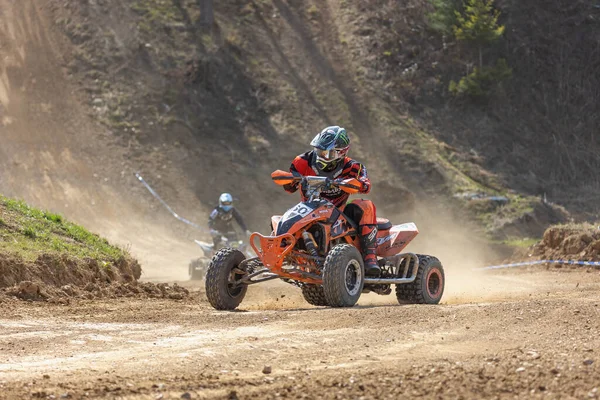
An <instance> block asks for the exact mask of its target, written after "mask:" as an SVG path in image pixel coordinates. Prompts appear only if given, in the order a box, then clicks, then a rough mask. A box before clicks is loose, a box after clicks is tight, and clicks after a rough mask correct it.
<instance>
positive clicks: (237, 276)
mask: <svg viewBox="0 0 600 400" xmlns="http://www.w3.org/2000/svg"><path fill="white" fill-rule="evenodd" d="M271 177H272V179H273V181H274V182H275V183H277V184H278V185H285V184H289V183H293V182H299V183H300V184H301V185H302V186H303V187H304V188H305V190H306V195H307V199H306V201H303V202H301V203H299V204H297V205H295V206H294V207H292V208H291V209H289V210H288V211H287V212H286V213H285V214H283V215H282V216H273V217H272V219H271V225H272V229H273V232H272V234H271V235H270V236H264V235H261V234H260V233H253V234H252V235H251V236H250V244H251V246H252V248H253V249H254V251H255V252H256V254H257V255H258V256H257V257H254V258H249V259H246V257H245V256H244V254H243V253H242V252H241V251H239V250H236V249H232V248H223V249H221V250H220V251H219V252H218V253H217V254H215V256H214V257H213V258H212V260H211V262H210V265H209V267H208V271H207V273H206V295H207V297H208V301H209V302H210V304H211V305H212V306H213V307H214V308H216V309H218V310H233V309H235V308H236V307H237V306H239V304H240V303H241V302H242V300H243V299H244V296H245V295H246V291H247V289H248V286H249V285H252V284H256V283H260V282H265V281H268V280H272V279H282V280H283V281H286V282H288V283H291V284H293V285H296V286H299V287H300V288H301V290H302V294H303V296H304V299H306V301H308V302H309V303H310V304H312V305H315V306H330V307H352V306H354V305H355V304H356V302H357V301H358V299H359V297H360V295H361V294H362V293H368V292H374V293H377V294H381V295H387V294H390V293H391V292H392V288H391V286H392V285H396V298H397V299H398V301H399V302H400V303H421V304H437V303H439V301H440V299H441V298H442V294H443V293H444V283H445V277H444V269H443V267H442V264H441V263H440V261H439V260H438V259H437V258H435V257H432V256H427V255H420V254H414V253H401V251H402V250H403V249H404V248H405V247H406V246H407V245H408V243H409V242H410V241H411V240H412V239H413V238H414V237H415V236H417V234H418V233H419V231H418V230H417V227H416V225H415V224H414V223H407V224H402V225H394V226H392V224H391V223H390V221H388V220H387V219H382V218H378V219H377V228H378V233H377V256H378V260H379V266H380V267H381V275H380V276H379V277H367V276H365V270H364V264H363V257H362V255H361V252H360V240H359V238H358V227H357V225H356V223H355V222H354V221H352V220H351V219H349V218H348V217H346V216H345V215H344V213H343V211H341V210H340V209H339V208H337V207H336V206H334V205H333V204H332V203H331V202H329V201H327V200H325V199H323V198H321V196H320V195H321V192H322V191H324V190H327V189H330V188H332V187H338V188H339V189H341V190H343V191H345V192H347V193H357V192H358V190H359V188H360V187H361V183H360V182H359V181H358V180H356V179H354V178H352V179H346V180H331V179H329V178H326V177H319V176H299V175H295V174H292V173H289V172H285V171H279V170H278V171H275V172H273V173H272V174H271Z"/></svg>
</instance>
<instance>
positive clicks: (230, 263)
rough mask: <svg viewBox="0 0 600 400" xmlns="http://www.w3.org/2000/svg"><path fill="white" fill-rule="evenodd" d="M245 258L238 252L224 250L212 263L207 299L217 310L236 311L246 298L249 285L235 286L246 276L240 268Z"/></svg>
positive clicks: (208, 271)
mask: <svg viewBox="0 0 600 400" xmlns="http://www.w3.org/2000/svg"><path fill="white" fill-rule="evenodd" d="M245 258H246V257H245V256H244V254H243V253H242V252H240V251H238V250H234V249H231V248H223V249H221V250H219V251H218V252H217V254H215V256H214V257H213V259H212V261H211V262H210V265H209V266H208V270H207V271H206V297H207V298H208V302H209V303H210V305H211V306H213V307H214V308H216V309H217V310H234V309H235V308H236V307H237V306H239V305H240V303H241V302H242V300H243V299H244V296H246V291H247V290H248V285H234V284H233V282H235V281H236V280H238V279H241V278H242V277H243V276H244V274H243V273H242V270H240V269H239V268H238V267H239V265H240V263H241V262H242V261H244V259H245ZM236 270H237V271H236Z"/></svg>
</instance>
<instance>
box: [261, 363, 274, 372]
mask: <svg viewBox="0 0 600 400" xmlns="http://www.w3.org/2000/svg"><path fill="white" fill-rule="evenodd" d="M262 372H263V374H270V373H271V372H273V369H272V368H271V366H270V365H265V366H264V368H263V370H262Z"/></svg>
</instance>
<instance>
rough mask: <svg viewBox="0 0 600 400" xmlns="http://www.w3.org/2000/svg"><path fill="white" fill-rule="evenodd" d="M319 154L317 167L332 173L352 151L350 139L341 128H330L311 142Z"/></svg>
mask: <svg viewBox="0 0 600 400" xmlns="http://www.w3.org/2000/svg"><path fill="white" fill-rule="evenodd" d="M310 145H311V146H313V147H314V148H315V153H316V154H317V167H318V168H320V169H321V170H323V171H331V170H333V169H334V168H335V167H337V166H338V164H339V163H340V162H341V161H342V160H343V159H344V157H346V154H347V153H348V149H350V138H349V137H348V133H347V132H346V130H345V129H344V128H342V127H340V126H328V127H327V128H325V129H323V130H322V131H321V133H319V134H318V135H317V136H315V138H314V139H313V140H312V142H310Z"/></svg>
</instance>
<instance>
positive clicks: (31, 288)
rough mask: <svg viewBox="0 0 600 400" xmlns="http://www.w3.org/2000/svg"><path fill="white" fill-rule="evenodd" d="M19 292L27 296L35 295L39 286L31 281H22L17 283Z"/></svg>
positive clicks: (38, 290)
mask: <svg viewBox="0 0 600 400" xmlns="http://www.w3.org/2000/svg"><path fill="white" fill-rule="evenodd" d="M19 292H21V293H22V294H26V295H29V296H37V295H39V294H40V286H39V285H37V284H35V283H33V282H31V281H23V282H21V283H19Z"/></svg>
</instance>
